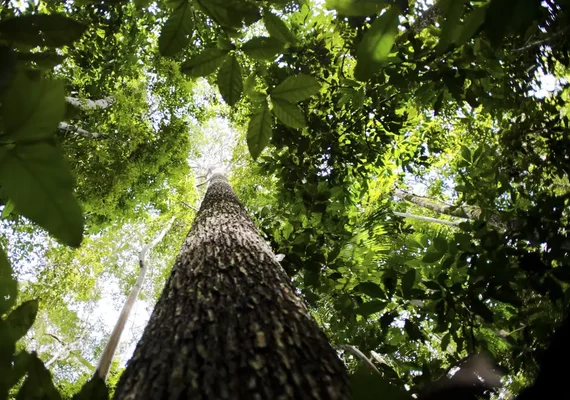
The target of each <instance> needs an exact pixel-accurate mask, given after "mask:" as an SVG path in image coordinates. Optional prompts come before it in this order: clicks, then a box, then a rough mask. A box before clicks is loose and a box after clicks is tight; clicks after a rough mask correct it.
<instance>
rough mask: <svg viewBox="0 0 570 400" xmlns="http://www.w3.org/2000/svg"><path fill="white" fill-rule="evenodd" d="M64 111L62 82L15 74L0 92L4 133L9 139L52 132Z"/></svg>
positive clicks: (38, 136)
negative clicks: (8, 84) (6, 86)
mask: <svg viewBox="0 0 570 400" xmlns="http://www.w3.org/2000/svg"><path fill="white" fill-rule="evenodd" d="M64 114H65V93H64V88H63V83H62V82H60V81H49V80H45V79H35V80H32V79H30V78H29V77H28V76H27V74H26V73H24V72H20V73H18V74H17V75H16V77H15V79H14V80H13V81H12V83H11V84H10V86H9V87H8V88H7V89H6V91H5V92H4V93H3V95H2V120H3V121H2V122H3V127H2V128H3V130H4V135H5V136H4V137H3V139H8V140H9V141H12V140H13V141H16V142H19V141H29V140H40V139H46V138H49V137H51V136H53V134H54V131H55V129H56V128H57V125H58V123H59V121H61V120H62V118H63V116H64Z"/></svg>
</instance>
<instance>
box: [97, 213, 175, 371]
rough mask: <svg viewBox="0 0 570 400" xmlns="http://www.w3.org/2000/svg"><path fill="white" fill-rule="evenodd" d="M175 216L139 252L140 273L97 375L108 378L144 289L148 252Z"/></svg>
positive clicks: (98, 366)
mask: <svg viewBox="0 0 570 400" xmlns="http://www.w3.org/2000/svg"><path fill="white" fill-rule="evenodd" d="M174 220H175V217H172V218H171V219H170V221H168V224H167V225H166V226H165V227H164V228H163V229H162V230H161V231H160V232H158V234H157V235H156V236H155V237H154V239H152V240H151V241H150V242H148V243H147V244H146V245H144V246H143V248H142V249H141V251H140V252H139V275H138V277H137V280H136V282H135V284H134V285H133V287H132V288H131V292H130V293H129V297H127V300H126V301H125V304H124V305H123V309H122V310H121V313H120V314H119V318H118V319H117V322H116V323H115V327H114V328H113V332H112V333H111V337H109V341H108V342H107V344H106V345H105V349H104V350H103V354H101V357H100V358H99V364H98V365H97V369H96V370H95V375H98V376H99V377H100V378H101V379H103V380H106V379H107V375H108V374H109V369H110V368H111V362H112V361H113V356H114V355H115V352H116V351H117V346H118V345H119V341H120V340H121V335H122V334H123V331H124V330H125V325H126V323H127V321H128V319H129V316H130V315H131V311H132V309H133V306H134V305H135V301H136V300H137V297H138V296H139V293H140V292H141V289H142V284H143V282H144V278H145V277H146V273H147V271H148V264H147V262H146V254H147V253H148V251H149V250H151V249H152V248H153V247H154V246H156V245H157V244H158V243H159V242H160V241H161V240H162V239H163V238H164V236H166V234H167V233H168V231H169V230H170V228H172V224H173V223H174Z"/></svg>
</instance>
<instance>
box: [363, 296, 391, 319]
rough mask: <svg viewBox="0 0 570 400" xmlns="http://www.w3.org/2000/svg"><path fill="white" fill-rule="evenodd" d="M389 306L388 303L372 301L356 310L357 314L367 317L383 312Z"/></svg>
mask: <svg viewBox="0 0 570 400" xmlns="http://www.w3.org/2000/svg"><path fill="white" fill-rule="evenodd" d="M387 305H388V303H387V302H385V301H380V300H372V301H369V302H367V303H364V304H362V305H361V306H360V307H358V309H357V310H356V313H357V314H360V315H362V316H364V317H367V316H369V315H371V314H374V313H377V312H380V311H382V310H383V309H385V308H386V306H387Z"/></svg>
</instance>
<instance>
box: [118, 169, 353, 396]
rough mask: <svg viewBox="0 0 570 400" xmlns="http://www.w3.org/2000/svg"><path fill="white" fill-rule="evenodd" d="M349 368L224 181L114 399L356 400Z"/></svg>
mask: <svg viewBox="0 0 570 400" xmlns="http://www.w3.org/2000/svg"><path fill="white" fill-rule="evenodd" d="M348 392H349V390H348V379H347V374H346V370H345V368H344V365H343V364H342V362H341V360H340V359H339V358H338V357H337V355H336V353H335V351H334V350H333V349H332V348H331V346H330V345H329V343H328V341H327V339H326V337H325V335H324V334H323V333H322V332H321V331H320V329H319V327H318V326H317V324H316V322H315V321H314V320H313V319H312V317H311V316H310V314H309V312H308V311H307V309H306V307H305V305H304V304H303V302H302V301H301V300H300V299H299V298H298V297H297V295H296V293H295V288H294V287H293V286H292V284H291V281H290V279H289V277H288V276H287V274H286V273H285V271H284V270H283V269H282V268H281V266H280V265H279V263H278V262H277V261H276V260H275V256H274V254H273V253H272V251H271V249H270V248H269V246H268V245H267V243H266V242H265V241H264V240H263V239H262V238H261V237H260V236H259V233H258V232H257V229H256V228H255V226H254V224H253V222H252V221H251V219H250V218H249V217H248V215H247V213H246V211H245V209H244V208H243V206H242V205H241V203H240V202H239V200H238V198H237V196H236V195H235V194H234V192H233V190H232V188H231V187H230V185H229V184H228V182H227V181H226V179H225V178H224V177H223V175H220V174H214V175H213V177H212V179H211V180H210V185H209V187H208V190H207V192H206V195H205V197H204V201H203V202H202V206H201V207H200V211H199V213H198V215H197V217H196V220H195V222H194V224H193V226H192V229H191V230H190V233H189V234H188V237H187V238H186V241H185V242H184V244H183V246H182V249H181V251H180V254H179V255H178V258H177V260H176V262H175V264H174V267H173V269H172V273H171V275H170V278H169V279H168V282H167V283H166V286H165V288H164V291H163V292H162V295H161V297H160V299H159V300H158V303H157V304H156V306H155V309H154V311H153V313H152V316H151V318H150V321H149V323H148V325H147V327H146V329H145V331H144V333H143V336H142V338H141V340H140V342H139V343H138V345H137V348H136V350H135V353H134V355H133V358H132V359H131V360H130V361H129V363H128V366H127V368H126V370H125V372H124V373H123V375H122V377H121V380H120V382H119V384H118V385H117V388H116V391H115V399H121V400H123V399H153V400H160V399H177V400H182V399H259V400H261V399H263V400H265V399H284V400H285V399H347V398H349V393H348Z"/></svg>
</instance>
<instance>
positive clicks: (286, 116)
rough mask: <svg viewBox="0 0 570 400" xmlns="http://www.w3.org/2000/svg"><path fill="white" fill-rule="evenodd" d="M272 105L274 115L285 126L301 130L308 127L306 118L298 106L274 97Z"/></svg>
mask: <svg viewBox="0 0 570 400" xmlns="http://www.w3.org/2000/svg"><path fill="white" fill-rule="evenodd" d="M271 103H272V104H273V109H272V111H273V114H275V116H276V117H277V118H278V119H279V121H281V122H283V123H284V124H285V125H287V126H290V127H291V128H295V129H301V128H304V127H305V126H306V125H307V121H305V116H304V115H303V112H302V111H301V110H300V109H299V107H298V106H297V105H295V104H293V103H291V102H289V101H287V100H283V99H280V98H274V97H273V96H271Z"/></svg>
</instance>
